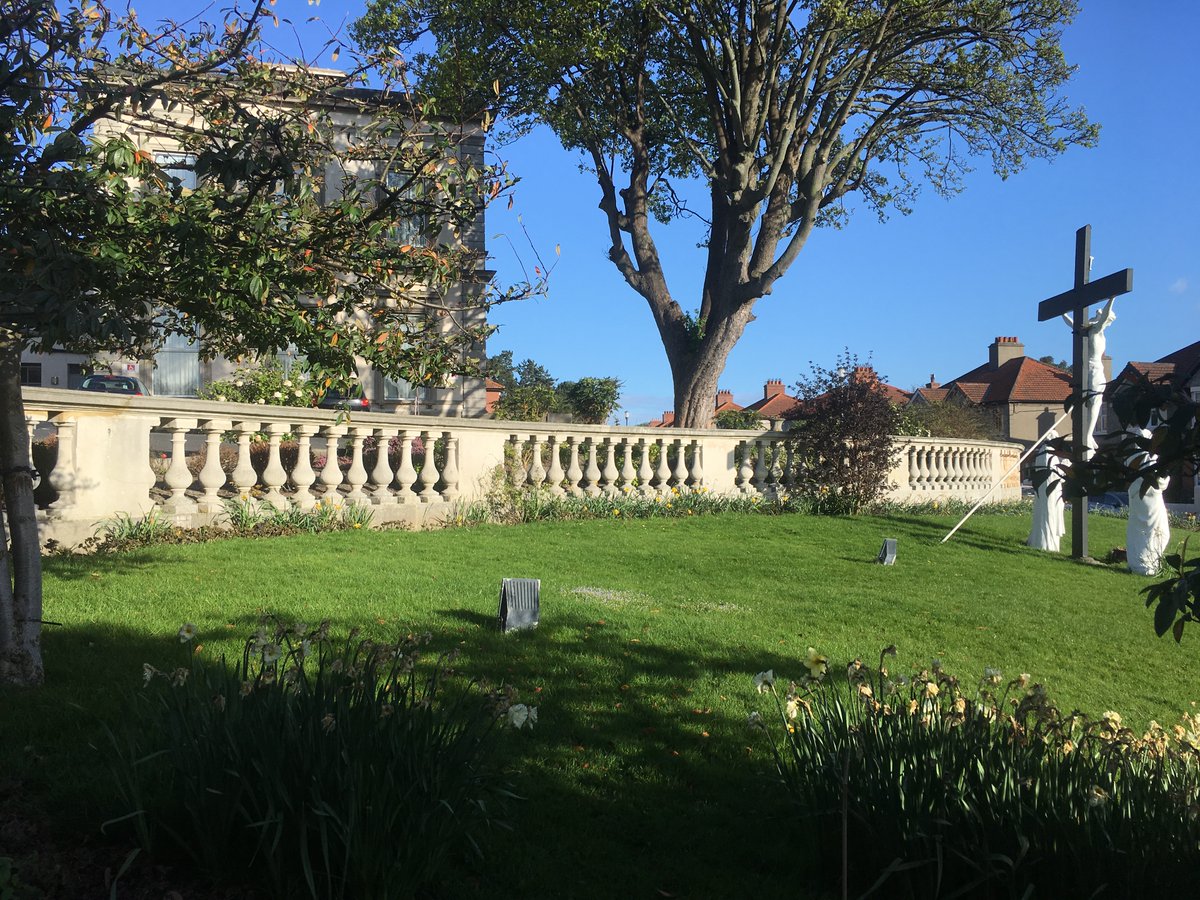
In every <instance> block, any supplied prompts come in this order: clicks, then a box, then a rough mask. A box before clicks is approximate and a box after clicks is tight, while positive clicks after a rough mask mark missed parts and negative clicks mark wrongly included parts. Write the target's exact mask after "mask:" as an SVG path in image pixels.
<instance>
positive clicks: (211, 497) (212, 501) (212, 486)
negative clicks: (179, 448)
mask: <svg viewBox="0 0 1200 900" xmlns="http://www.w3.org/2000/svg"><path fill="white" fill-rule="evenodd" d="M232 428H233V423H232V422H230V421H229V420H228V419H208V420H206V421H205V422H203V423H202V424H201V425H200V430H201V431H203V432H204V466H203V467H202V468H201V469H200V487H201V488H203V493H202V494H201V495H200V502H199V504H198V509H199V510H200V512H203V513H217V512H220V511H221V488H223V487H225V481H226V477H225V470H224V469H223V468H221V436H222V435H223V434H224V433H225V432H226V431H229V430H231V429H232Z"/></svg>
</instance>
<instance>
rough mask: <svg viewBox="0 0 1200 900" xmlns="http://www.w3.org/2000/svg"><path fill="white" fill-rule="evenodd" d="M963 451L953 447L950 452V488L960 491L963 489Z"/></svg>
mask: <svg viewBox="0 0 1200 900" xmlns="http://www.w3.org/2000/svg"><path fill="white" fill-rule="evenodd" d="M962 463H963V451H962V448H961V447H958V446H955V447H954V448H952V449H951V450H950V487H951V488H953V489H954V490H956V491H958V490H961V489H962V487H963V465H962Z"/></svg>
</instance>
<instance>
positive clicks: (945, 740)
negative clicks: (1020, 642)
mask: <svg viewBox="0 0 1200 900" xmlns="http://www.w3.org/2000/svg"><path fill="white" fill-rule="evenodd" d="M889 653H890V654H894V653H895V648H894V647H890V648H888V650H886V651H884V656H881V658H880V665H879V667H878V669H875V670H870V669H868V667H866V666H864V665H863V664H862V663H861V661H859V660H855V661H854V662H852V663H851V664H850V666H849V667H848V669H847V678H846V679H845V680H844V681H840V680H839V681H838V682H837V683H835V684H827V683H825V680H824V677H823V676H824V668H825V661H824V658H823V657H820V656H819V655H817V654H816V652H815V651H813V650H811V649H810V650H809V656H808V658H807V660H806V664H807V667H808V669H809V675H808V676H806V677H805V678H804V679H803V681H802V682H800V683H799V684H797V683H792V684H791V686H790V687H789V689H788V691H787V692H786V694H785V695H784V696H783V697H780V695H779V694H778V693H776V692H775V689H774V676H773V673H770V672H764V673H761V674H760V675H759V676H757V678H756V684H757V685H758V687H759V690H760V691H766V692H770V693H772V694H773V695H774V696H775V698H776V711H777V720H778V721H779V722H780V724H781V725H782V731H781V738H780V739H779V740H777V741H772V749H773V751H774V756H775V761H776V764H777V768H778V772H779V775H780V777H781V779H782V783H783V785H784V787H785V789H786V791H787V794H788V796H789V797H790V799H791V802H792V803H793V805H794V806H795V808H796V810H797V812H798V814H799V820H802V821H804V822H805V835H806V836H807V837H808V838H809V839H810V840H813V841H816V842H817V843H818V845H819V846H818V847H817V848H816V854H815V855H816V857H817V858H818V859H820V860H824V861H825V862H826V864H827V865H828V864H831V863H833V861H837V860H840V861H841V864H842V871H841V873H840V876H839V875H835V873H834V872H826V873H825V874H826V876H827V878H828V880H830V881H835V880H837V879H838V878H839V877H840V879H842V880H843V882H844V883H845V885H846V887H847V888H848V889H849V890H851V892H852V893H855V894H857V893H859V892H861V891H866V890H868V889H870V890H874V889H875V888H879V887H885V885H886V887H885V891H886V895H887V896H890V897H920V898H925V897H936V896H971V897H993V896H995V897H1000V896H1004V897H1010V896H1011V897H1016V896H1026V897H1027V896H1034V895H1035V894H1034V892H1035V891H1036V896H1039V897H1042V896H1044V897H1065V896H1072V897H1088V896H1096V895H1099V894H1101V893H1102V892H1103V895H1104V896H1121V897H1134V896H1167V895H1168V894H1169V893H1170V892H1171V891H1172V890H1173V889H1175V890H1177V889H1179V888H1181V887H1186V886H1187V885H1189V884H1192V883H1193V879H1194V877H1195V871H1196V866H1197V864H1198V863H1200V849H1198V848H1200V817H1198V815H1197V813H1198V812H1200V716H1197V715H1191V716H1185V717H1184V720H1183V723H1182V724H1181V725H1180V726H1179V727H1177V728H1176V729H1175V731H1174V736H1172V734H1169V733H1168V732H1167V731H1165V730H1164V729H1162V728H1161V727H1160V726H1159V725H1158V724H1157V723H1153V722H1152V723H1151V724H1150V728H1149V730H1148V731H1147V732H1146V733H1145V734H1144V735H1143V736H1142V737H1140V738H1139V737H1138V736H1137V735H1135V734H1134V733H1133V732H1132V731H1131V730H1130V729H1128V728H1126V727H1124V726H1123V725H1122V723H1121V717H1120V716H1119V715H1118V714H1117V713H1113V712H1109V713H1105V714H1104V716H1103V717H1101V718H1100V719H1099V720H1089V719H1088V718H1087V717H1085V716H1083V715H1081V714H1080V713H1078V712H1076V713H1072V714H1070V715H1065V714H1063V713H1062V712H1060V711H1059V710H1058V708H1057V707H1056V706H1055V705H1054V704H1053V703H1052V702H1051V701H1050V700H1049V699H1048V697H1047V695H1046V691H1045V689H1044V688H1043V687H1042V686H1041V685H1037V684H1032V683H1031V681H1030V678H1029V676H1028V675H1021V676H1020V677H1018V678H1016V679H1014V680H1012V681H1009V682H1007V684H1006V683H1005V682H1004V680H1003V678H1002V676H1001V675H1000V673H999V672H997V671H995V670H987V671H985V673H984V677H983V679H982V681H981V682H980V685H979V688H978V690H966V689H964V688H963V687H962V686H961V685H960V684H959V683H958V681H957V680H956V679H955V678H953V677H952V676H950V675H948V674H947V673H945V672H944V671H942V669H941V666H940V664H939V663H938V662H937V661H936V660H935V661H934V663H933V664H932V666H931V667H930V668H929V669H927V670H922V671H920V672H919V673H917V674H916V675H915V676H914V677H912V678H906V677H898V678H894V679H893V678H892V677H891V676H890V675H889V673H888V671H887V668H886V666H885V665H884V662H885V657H886V655H887V654H889ZM751 724H752V725H755V726H757V727H761V728H762V729H764V730H767V725H766V720H765V719H763V718H762V717H761V715H760V714H758V713H752V714H751Z"/></svg>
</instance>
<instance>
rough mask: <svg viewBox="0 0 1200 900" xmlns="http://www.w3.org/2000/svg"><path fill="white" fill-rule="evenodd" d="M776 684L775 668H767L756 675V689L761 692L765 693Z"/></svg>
mask: <svg viewBox="0 0 1200 900" xmlns="http://www.w3.org/2000/svg"><path fill="white" fill-rule="evenodd" d="M774 686H775V670H774V669H767V671H765V672H759V673H758V674H757V675H755V676H754V689H755V690H756V691H758V692H759V693H760V694H765V693H766V692H767V691H769V690H770V689H771V688H773V687H774Z"/></svg>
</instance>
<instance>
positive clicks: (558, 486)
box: [546, 434, 567, 497]
mask: <svg viewBox="0 0 1200 900" xmlns="http://www.w3.org/2000/svg"><path fill="white" fill-rule="evenodd" d="M546 446H547V447H548V448H549V450H550V468H549V469H548V470H547V472H546V481H547V482H549V484H550V493H552V494H553V495H554V496H555V497H562V496H564V495H565V494H566V493H567V492H566V491H564V490H563V486H562V483H563V478H565V477H566V473H565V472H563V467H562V453H561V452H560V450H559V442H558V436H557V435H554V434H552V435H550V436H549V437H548V438H546Z"/></svg>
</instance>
